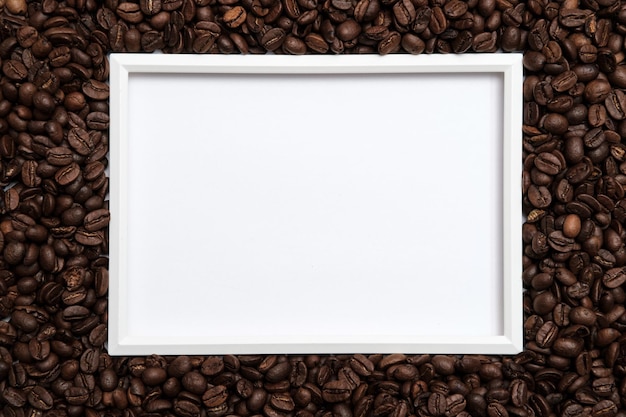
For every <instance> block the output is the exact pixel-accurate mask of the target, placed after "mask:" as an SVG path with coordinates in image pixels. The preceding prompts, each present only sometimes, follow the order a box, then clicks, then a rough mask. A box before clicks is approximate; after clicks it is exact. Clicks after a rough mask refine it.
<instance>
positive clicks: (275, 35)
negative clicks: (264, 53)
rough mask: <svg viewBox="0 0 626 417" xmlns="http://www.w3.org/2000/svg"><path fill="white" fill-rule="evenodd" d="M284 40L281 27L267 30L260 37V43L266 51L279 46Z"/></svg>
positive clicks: (283, 32)
mask: <svg viewBox="0 0 626 417" xmlns="http://www.w3.org/2000/svg"><path fill="white" fill-rule="evenodd" d="M284 40H285V31H284V30H283V29H281V28H273V29H270V30H268V31H267V33H265V35H263V37H262V38H261V44H262V45H263V47H264V48H265V49H267V50H268V51H275V50H276V49H278V48H280V47H281V46H282V44H283V41H284Z"/></svg>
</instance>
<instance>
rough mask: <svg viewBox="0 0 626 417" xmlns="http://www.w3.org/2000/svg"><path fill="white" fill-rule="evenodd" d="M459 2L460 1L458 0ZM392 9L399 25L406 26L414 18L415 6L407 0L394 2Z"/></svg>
mask: <svg viewBox="0 0 626 417" xmlns="http://www.w3.org/2000/svg"><path fill="white" fill-rule="evenodd" d="M459 3H461V2H460V1H459ZM392 10H393V15H394V17H395V19H396V22H398V24H399V25H400V26H403V27H408V26H409V25H411V24H412V23H413V21H414V20H415V16H416V12H415V6H414V5H413V3H411V1H409V0H400V1H398V2H397V3H396V4H394V5H393V8H392ZM459 10H460V9H459ZM463 13H465V12H463ZM463 13H461V14H463Z"/></svg>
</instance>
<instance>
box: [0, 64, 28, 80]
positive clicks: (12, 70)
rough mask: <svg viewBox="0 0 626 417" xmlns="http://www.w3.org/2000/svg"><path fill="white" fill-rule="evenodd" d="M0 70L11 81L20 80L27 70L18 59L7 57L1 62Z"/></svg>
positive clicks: (24, 76) (26, 73) (23, 77)
mask: <svg viewBox="0 0 626 417" xmlns="http://www.w3.org/2000/svg"><path fill="white" fill-rule="evenodd" d="M2 72H3V73H4V75H5V76H6V77H7V78H8V79H10V80H13V81H21V80H23V79H25V78H26V76H27V75H28V71H27V69H26V67H25V66H24V64H23V63H22V62H20V61H17V60H14V59H9V60H7V61H5V62H4V63H3V64H2Z"/></svg>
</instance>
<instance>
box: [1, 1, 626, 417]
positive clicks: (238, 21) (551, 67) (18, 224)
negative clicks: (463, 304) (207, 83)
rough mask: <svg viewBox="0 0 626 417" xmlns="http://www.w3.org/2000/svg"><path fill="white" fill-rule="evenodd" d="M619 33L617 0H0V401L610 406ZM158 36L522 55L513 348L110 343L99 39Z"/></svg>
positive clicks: (50, 409)
mask: <svg viewBox="0 0 626 417" xmlns="http://www.w3.org/2000/svg"><path fill="white" fill-rule="evenodd" d="M625 35H626V3H624V2H622V1H620V0H561V1H548V0H526V1H519V0H468V1H462V0H139V1H125V2H124V1H121V0H104V1H96V0H63V1H59V0H43V1H30V2H29V1H27V0H0V183H1V185H2V187H3V188H2V191H1V192H0V253H1V257H0V319H2V321H0V416H2V417H39V416H53V417H64V416H68V417H78V416H87V417H96V416H103V417H105V416H106V417H121V416H123V417H132V416H179V417H195V416H200V417H222V416H229V415H233V416H234V415H237V416H242V417H248V416H264V417H383V416H389V417H410V416H446V417H449V416H479V417H483V416H489V417H506V416H515V417H517V416H519V417H532V416H540V417H548V416H567V417H570V416H572V417H573V416H592V417H612V416H626V411H625V408H626V379H625V378H624V376H625V375H626V335H625V330H626V308H625V306H624V303H625V301H626V292H625V284H626V248H625V246H624V243H625V240H626V229H625V228H624V222H625V221H626V199H625V195H624V194H625V193H624V190H625V187H626V143H624V140H623V138H624V136H625V135H626V122H625V120H626V94H625V92H624V89H625V88H626V65H623V64H624V62H623V61H624V57H625V56H624V46H625V43H624V42H625V38H624V37H625ZM156 50H161V51H164V52H166V53H219V54H230V53H266V52H267V51H272V52H273V53H275V54H342V53H379V54H389V53H411V54H420V53H494V52H510V51H523V52H524V54H525V55H524V67H525V71H526V77H525V81H524V115H523V118H524V127H523V133H524V140H523V146H524V160H523V161H520V162H523V164H524V173H523V178H522V179H521V180H522V181H521V182H522V184H523V196H524V211H525V213H526V214H527V216H528V222H526V224H524V226H523V239H524V261H523V262H524V273H523V277H521V279H523V282H524V287H525V290H526V291H525V295H524V306H523V308H524V313H525V323H524V337H525V346H526V348H525V351H524V352H522V353H520V354H519V355H516V356H504V357H501V356H481V355H465V356H446V355H435V356H433V355H404V354H394V355H380V354H368V355H361V354H354V355H328V356H320V355H314V354H312V355H304V356H285V355H268V356H232V355H225V356H219V357H218V356H210V357H199V356H192V357H188V356H179V357H161V356H158V355H151V356H147V357H111V356H109V355H108V354H107V352H106V348H105V342H106V337H107V319H108V317H107V301H108V300H107V288H108V281H109V276H108V271H107V264H108V262H107V258H106V255H107V252H108V233H107V227H108V223H109V219H110V214H109V211H108V203H107V201H106V197H107V192H108V178H107V176H106V173H105V170H106V167H107V165H108V159H107V157H108V144H109V136H108V126H109V115H108V110H109V104H108V97H109V89H108V85H107V83H106V82H107V79H108V75H109V63H108V60H107V54H108V53H109V52H152V51H156ZM459 94H462V92H459ZM452 99H454V98H452ZM370 111H371V109H370ZM442 169H451V168H450V167H449V166H448V165H447V164H446V163H445V161H442ZM451 239H453V237H451ZM451 247H455V245H454V244H452V245H451ZM418 298H419V297H416V302H419V299H418ZM364 308H367V306H364ZM443 308H448V307H443ZM219 314H220V312H216V315H215V319H218V318H219ZM434 314H436V312H434ZM207 319H212V318H211V317H208V318H207ZM260 325H272V323H260Z"/></svg>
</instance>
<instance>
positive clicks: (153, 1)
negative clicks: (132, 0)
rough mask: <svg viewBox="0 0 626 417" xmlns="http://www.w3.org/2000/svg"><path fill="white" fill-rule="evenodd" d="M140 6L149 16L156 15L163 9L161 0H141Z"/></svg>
mask: <svg viewBox="0 0 626 417" xmlns="http://www.w3.org/2000/svg"><path fill="white" fill-rule="evenodd" d="M139 7H140V8H141V11H142V12H143V13H144V14H145V15H147V16H154V15H155V14H157V13H159V12H160V11H161V7H162V3H161V0H140V1H139Z"/></svg>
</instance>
